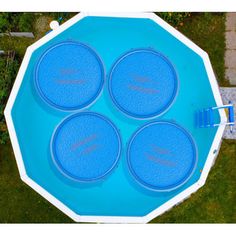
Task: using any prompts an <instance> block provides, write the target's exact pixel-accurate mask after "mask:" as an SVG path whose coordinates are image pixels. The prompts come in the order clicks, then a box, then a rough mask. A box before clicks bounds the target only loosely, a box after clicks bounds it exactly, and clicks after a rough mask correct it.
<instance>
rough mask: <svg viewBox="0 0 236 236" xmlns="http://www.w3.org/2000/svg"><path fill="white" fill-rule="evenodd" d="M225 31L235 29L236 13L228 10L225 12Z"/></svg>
mask: <svg viewBox="0 0 236 236" xmlns="http://www.w3.org/2000/svg"><path fill="white" fill-rule="evenodd" d="M226 31H236V13H235V12H228V13H227V14H226Z"/></svg>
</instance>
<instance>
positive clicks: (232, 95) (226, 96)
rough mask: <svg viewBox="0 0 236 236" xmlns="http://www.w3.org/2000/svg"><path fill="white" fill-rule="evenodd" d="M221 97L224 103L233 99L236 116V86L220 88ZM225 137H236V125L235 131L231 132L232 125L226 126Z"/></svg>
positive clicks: (235, 126)
mask: <svg viewBox="0 0 236 236" xmlns="http://www.w3.org/2000/svg"><path fill="white" fill-rule="evenodd" d="M220 93H221V97H222V100H223V104H228V103H229V101H231V102H232V103H233V104H234V116H235V117H236V107H235V104H236V87H235V88H234V87H232V88H225V87H221V88H220ZM223 138H225V139H236V125H234V126H233V133H231V132H230V127H229V126H226V128H225V131H224V135H223Z"/></svg>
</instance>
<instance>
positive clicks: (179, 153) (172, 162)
mask: <svg viewBox="0 0 236 236" xmlns="http://www.w3.org/2000/svg"><path fill="white" fill-rule="evenodd" d="M197 159H198V157H197V147H196V144H195V141H194V139H193V138H192V136H191V135H190V134H189V132H188V131H187V130H185V129H184V128H183V127H181V126H179V125H177V124H175V123H171V122H166V121H160V122H151V123H149V124H146V125H144V126H143V127H141V128H140V129H139V130H138V131H136V132H135V133H134V134H133V136H132V138H131V139H130V142H129V144H128V148H127V161H128V166H129V170H130V172H131V174H132V175H133V177H134V178H135V180H136V181H137V182H138V183H139V184H141V185H142V186H143V187H145V188H147V189H150V190H154V191H171V190H174V189H176V188H178V187H180V186H181V185H183V184H184V183H185V182H186V181H187V180H188V179H189V178H190V177H191V176H192V174H193V172H194V170H195V168H196V164H197Z"/></svg>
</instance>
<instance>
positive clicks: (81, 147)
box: [51, 112, 121, 182]
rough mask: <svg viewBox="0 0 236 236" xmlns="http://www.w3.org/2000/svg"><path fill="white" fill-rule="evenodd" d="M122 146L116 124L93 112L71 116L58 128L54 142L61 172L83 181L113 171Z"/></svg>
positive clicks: (56, 159)
mask: <svg viewBox="0 0 236 236" xmlns="http://www.w3.org/2000/svg"><path fill="white" fill-rule="evenodd" d="M120 149H121V141H120V136H119V133H118V131H117V129H116V127H115V126H114V125H113V124H112V123H111V121H110V120H108V119H107V118H106V117H104V116H102V115H99V114H97V113H93V112H81V113H77V114H74V115H71V116H69V117H67V118H66V119H65V120H64V121H62V122H61V123H60V124H59V126H58V127H57V128H56V130H55V132H54V135H53V137H52V142H51V152H52V157H53V160H54V163H55V164H56V166H57V167H58V169H59V170H60V171H61V173H63V174H64V175H66V176H67V177H70V178H72V179H74V180H77V181H82V182H89V181H94V180H98V179H101V178H103V177H104V176H106V175H107V174H108V173H110V172H111V170H112V169H113V168H114V167H115V165H116V164H117V162H118V159H119V156H120Z"/></svg>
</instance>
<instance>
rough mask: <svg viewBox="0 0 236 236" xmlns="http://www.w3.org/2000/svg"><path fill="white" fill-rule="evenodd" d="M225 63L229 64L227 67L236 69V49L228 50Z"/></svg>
mask: <svg viewBox="0 0 236 236" xmlns="http://www.w3.org/2000/svg"><path fill="white" fill-rule="evenodd" d="M225 65H227V66H226V68H235V69H236V50H226V52H225Z"/></svg>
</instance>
